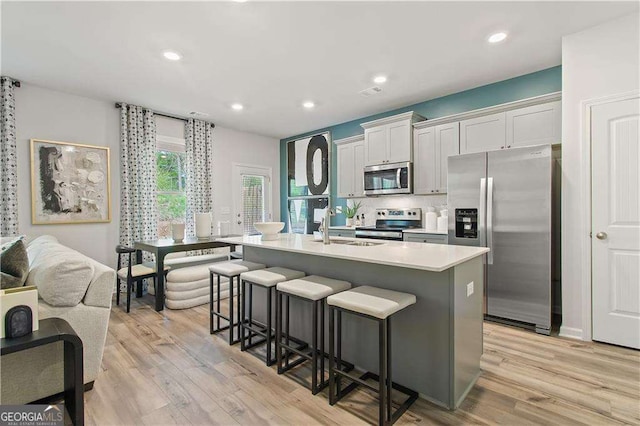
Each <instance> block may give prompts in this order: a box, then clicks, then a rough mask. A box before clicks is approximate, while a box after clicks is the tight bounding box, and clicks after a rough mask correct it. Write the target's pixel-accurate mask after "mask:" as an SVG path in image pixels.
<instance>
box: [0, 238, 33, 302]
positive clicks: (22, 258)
mask: <svg viewBox="0 0 640 426" xmlns="http://www.w3.org/2000/svg"><path fill="white" fill-rule="evenodd" d="M0 269H1V272H0V274H1V275H0V287H1V288H2V289H3V290H4V289H7V288H14V287H22V286H23V285H24V282H25V281H26V280H27V275H28V273H29V258H28V256H27V249H26V247H25V246H24V243H23V242H22V240H21V239H20V240H17V241H16V242H15V243H14V244H12V245H11V246H10V247H8V248H6V249H5V250H3V251H2V253H1V254H0Z"/></svg>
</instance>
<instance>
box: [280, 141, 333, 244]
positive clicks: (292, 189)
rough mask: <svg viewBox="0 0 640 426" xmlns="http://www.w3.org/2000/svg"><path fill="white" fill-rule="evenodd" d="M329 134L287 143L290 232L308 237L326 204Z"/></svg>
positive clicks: (328, 175) (316, 226) (328, 181)
mask: <svg viewBox="0 0 640 426" xmlns="http://www.w3.org/2000/svg"><path fill="white" fill-rule="evenodd" d="M330 164H331V134H330V133H329V132H325V133H320V134H317V135H313V136H308V137H306V138H302V139H298V140H294V141H290V142H287V201H288V203H287V204H288V221H287V222H288V229H289V232H294V233H301V234H311V233H313V231H316V230H317V229H318V226H319V223H317V222H316V219H317V216H318V214H320V213H321V212H322V211H324V209H326V208H327V206H328V205H329V188H330V186H329V185H330V176H331V174H330V167H329V165H330Z"/></svg>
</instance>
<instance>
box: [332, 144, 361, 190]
mask: <svg viewBox="0 0 640 426" xmlns="http://www.w3.org/2000/svg"><path fill="white" fill-rule="evenodd" d="M335 144H336V146H337V147H338V151H337V153H338V173H337V177H338V197H339V198H355V197H364V172H363V169H364V137H363V136H362V135H358V136H354V137H351V138H346V139H340V140H337V141H335Z"/></svg>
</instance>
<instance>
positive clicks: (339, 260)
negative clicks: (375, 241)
mask: <svg viewBox="0 0 640 426" xmlns="http://www.w3.org/2000/svg"><path fill="white" fill-rule="evenodd" d="M232 241H233V242H234V243H236V244H242V245H243V253H244V259H245V260H249V261H252V262H259V263H264V264H266V265H268V266H281V267H286V268H291V269H297V270H301V271H304V272H305V273H307V274H308V275H322V276H326V277H330V278H336V279H341V280H346V281H349V282H351V283H352V284H353V286H354V287H355V286H360V285H370V286H376V287H381V288H387V289H390V290H396V291H402V292H407V293H412V294H414V295H415V296H416V299H417V302H416V304H415V305H412V306H410V307H408V308H407V309H404V310H402V311H401V312H399V313H398V314H396V315H394V316H393V318H392V320H391V324H390V325H391V329H392V347H393V352H392V362H393V367H392V370H393V380H394V382H397V383H399V384H402V385H404V386H406V387H408V388H410V389H413V390H416V391H417V392H419V393H420V395H421V397H423V398H425V399H427V400H429V401H431V402H434V403H436V404H438V405H441V406H443V407H446V408H448V409H455V408H457V407H458V406H459V405H460V404H461V403H462V401H463V400H464V398H465V396H466V395H467V393H468V392H469V390H470V389H471V388H472V387H473V385H474V384H475V382H476V380H477V378H478V376H479V374H480V357H481V356H482V319H483V314H482V305H483V288H484V282H483V261H482V255H483V254H484V253H486V251H487V249H483V248H471V247H467V248H460V249H461V250H465V251H464V255H463V256H457V255H458V254H459V253H460V251H461V250H457V251H455V249H454V247H458V246H442V245H436V244H423V243H409V242H388V243H385V244H384V245H379V246H375V247H357V246H356V247H354V246H345V245H338V244H335V245H330V246H324V245H323V244H322V243H321V242H320V243H318V242H315V241H313V239H312V237H309V236H288V234H283V235H282V236H281V240H280V241H275V242H272V241H270V242H267V241H265V242H262V241H261V240H260V237H259V236H257V237H241V238H233V239H231V238H230V239H229V241H228V242H232ZM358 241H363V240H358ZM385 246H387V247H385ZM416 246H417V247H416ZM425 246H432V247H433V250H431V248H430V247H425ZM443 247H444V249H443ZM371 249H373V250H371ZM385 249H386V250H385ZM414 249H415V250H418V249H419V250H420V251H421V252H420V253H419V254H418V255H416V254H415V253H414V254H413V255H412V257H407V256H403V254H402V253H403V251H407V250H409V251H412V253H413V251H414ZM449 249H454V251H451V250H449ZM467 249H471V250H475V251H474V252H470V251H469V250H467ZM381 250H382V251H384V252H386V253H388V254H387V259H385V260H384V261H383V262H384V263H383V264H381V263H379V259H376V258H379V257H380V256H383V252H382V251H381ZM368 251H370V252H369V253H368ZM460 254H461V253H460ZM394 256H397V257H398V260H394V259H393V258H394ZM423 257H424V258H423ZM429 257H431V258H432V259H433V262H430V260H429ZM443 257H444V258H445V259H446V260H445V261H444V263H443V261H442V259H443ZM415 259H421V260H415ZM394 263H395V264H397V265H396V266H394ZM411 263H414V265H413V266H412V265H411ZM436 263H437V265H436ZM450 263H453V266H450V267H446V266H447V265H448V264H450ZM443 268H445V269H444V270H435V271H434V270H428V269H443ZM471 283H473V284H471ZM471 287H472V288H471ZM260 290H261V289H260ZM471 290H472V291H471ZM468 293H471V294H468ZM253 297H254V302H253V310H254V317H255V318H256V319H258V320H264V318H265V315H266V311H265V308H264V306H265V303H264V297H266V292H264V291H256V290H254V292H253ZM325 321H327V323H326V324H325V327H327V328H326V329H327V330H328V325H327V324H328V317H327V318H325ZM291 334H292V335H293V336H295V337H298V338H300V339H302V340H304V341H307V342H309V341H310V339H311V312H310V310H309V306H308V304H305V303H301V302H300V301H299V300H296V299H295V298H292V299H291ZM326 338H327V341H326V342H325V345H326V346H325V347H328V333H327V336H326ZM342 342H343V346H342V348H343V349H342V350H343V359H344V360H346V361H349V362H352V363H353V364H355V365H356V366H357V368H359V369H362V370H366V371H372V372H374V373H376V374H377V373H378V371H377V369H378V352H379V351H378V329H377V325H376V324H375V323H373V322H372V321H367V320H365V319H363V318H358V317H356V316H351V315H348V314H345V315H343V338H342Z"/></svg>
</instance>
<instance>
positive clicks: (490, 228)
mask: <svg viewBox="0 0 640 426" xmlns="http://www.w3.org/2000/svg"><path fill="white" fill-rule="evenodd" d="M487 247H488V248H489V253H488V254H487V263H488V264H489V265H493V178H492V177H490V178H487Z"/></svg>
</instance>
